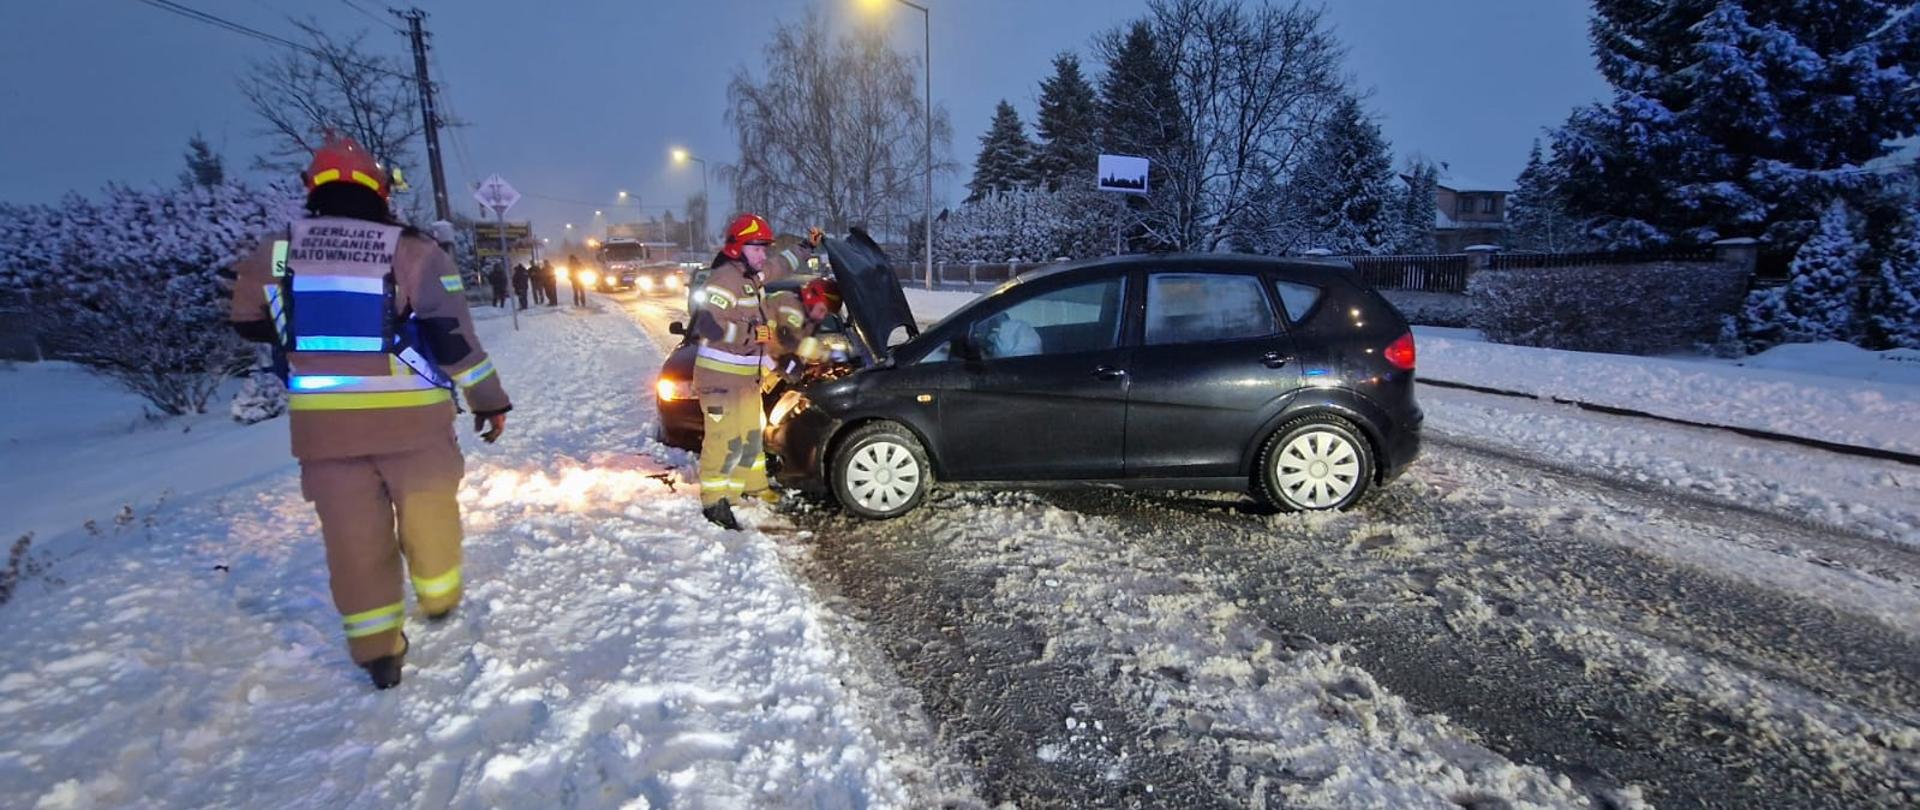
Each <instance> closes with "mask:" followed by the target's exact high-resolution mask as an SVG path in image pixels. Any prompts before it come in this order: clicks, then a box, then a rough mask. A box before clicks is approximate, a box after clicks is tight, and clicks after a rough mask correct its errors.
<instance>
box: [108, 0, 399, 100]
mask: <svg viewBox="0 0 1920 810" xmlns="http://www.w3.org/2000/svg"><path fill="white" fill-rule="evenodd" d="M139 2H142V3H145V4H147V5H149V6H153V7H154V8H157V9H160V10H162V11H166V12H170V13H173V14H178V15H180V16H182V17H185V18H187V19H189V20H193V21H195V22H200V23H206V24H207V25H211V26H214V27H215V28H220V29H222V30H225V31H228V32H231V33H235V34H239V35H241V36H247V37H252V38H254V39H257V40H260V41H262V42H269V43H272V44H275V45H279V46H281V47H284V48H292V49H294V50H296V51H300V52H301V53H304V54H307V55H309V56H314V57H318V58H321V59H335V58H337V57H334V56H330V55H328V54H325V53H322V52H320V51H317V50H314V49H313V48H310V47H307V46H305V45H302V44H300V43H298V42H294V41H293V40H290V39H286V38H284V37H279V36H275V35H273V34H269V33H267V32H265V31H262V30H260V29H257V28H249V27H247V26H245V25H241V24H240V23H237V22H234V21H232V20H229V19H226V18H225V17H219V16H216V15H213V14H208V13H207V12H204V11H201V10H199V9H195V8H189V7H187V6H183V5H181V4H179V3H175V2H173V0H139ZM340 61H341V62H344V63H346V64H348V65H352V66H354V67H358V68H362V69H365V70H370V71H373V72H375V73H383V74H386V75H388V76H395V77H398V78H401V79H406V80H408V81H412V80H413V77H412V76H408V75H406V74H404V73H398V72H395V71H392V70H388V69H387V68H383V67H380V66H379V65H369V64H366V63H364V62H351V61H347V60H344V59H342V60H340Z"/></svg>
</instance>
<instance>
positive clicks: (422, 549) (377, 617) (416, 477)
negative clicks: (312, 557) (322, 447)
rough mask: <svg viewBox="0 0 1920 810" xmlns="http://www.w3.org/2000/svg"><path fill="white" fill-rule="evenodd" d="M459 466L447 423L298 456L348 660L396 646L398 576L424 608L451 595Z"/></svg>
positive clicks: (456, 567) (456, 590)
mask: <svg viewBox="0 0 1920 810" xmlns="http://www.w3.org/2000/svg"><path fill="white" fill-rule="evenodd" d="M465 474H466V463H465V460H464V459H462V458H461V456H460V446H459V445H458V444H457V443H456V442H455V441H454V438H453V434H452V432H451V431H448V432H447V434H446V438H445V440H444V441H438V440H436V441H432V442H428V443H427V444H425V445H423V446H421V447H419V448H416V449H413V450H408V451H405V452H401V453H393V454H390V455H378V456H356V457H352V458H337V459H318V460H305V461H302V462H300V490H301V493H302V494H303V495H304V496H305V497H306V499H307V500H309V501H312V502H313V506H314V511H316V512H318V513H319V514H320V532H321V534H322V535H323V536H324V538H325V540H326V545H327V570H328V573H329V574H330V575H331V586H332V590H333V602H334V606H335V607H337V608H339V610H340V615H341V617H342V621H343V623H344V625H345V627H346V632H347V649H348V651H349V652H350V653H351V654H352V655H353V660H354V661H356V662H359V663H366V662H368V661H371V660H373V659H375V658H379V657H381V656H384V655H392V654H395V653H398V652H401V651H402V649H403V645H402V643H401V640H400V630H401V627H402V625H403V624H404V622H405V619H406V607H407V605H406V591H405V586H404V585H403V584H402V579H403V578H404V577H407V576H408V575H411V579H412V580H413V593H414V597H415V599H416V600H417V601H418V602H419V603H420V610H421V611H422V612H424V613H426V614H427V615H429V616H438V615H443V614H445V613H447V612H448V611H451V610H453V608H454V606H455V605H457V604H459V602H460V536H461V532H460V504H459V501H458V500H457V499H456V496H457V495H458V493H459V489H460V479H461V477H462V476H464V475H465ZM403 560H404V562H405V565H404V570H403V566H402V561H403Z"/></svg>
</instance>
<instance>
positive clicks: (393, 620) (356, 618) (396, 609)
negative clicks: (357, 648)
mask: <svg viewBox="0 0 1920 810" xmlns="http://www.w3.org/2000/svg"><path fill="white" fill-rule="evenodd" d="M406 610H407V605H406V603H405V602H395V603H393V604H391V605H388V606H386V607H383V608H374V609H373V610H369V611H365V612H363V613H355V614H353V615H351V616H342V617H341V618H340V624H341V625H342V626H343V627H345V628H346V630H347V638H366V637H367V636H371V635H373V634H375V633H385V632H387V631H388V630H395V629H398V628H399V627H400V625H401V624H402V623H403V622H405V621H406Z"/></svg>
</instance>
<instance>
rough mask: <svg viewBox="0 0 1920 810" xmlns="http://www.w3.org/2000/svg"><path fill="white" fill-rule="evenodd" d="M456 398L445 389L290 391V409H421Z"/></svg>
mask: <svg viewBox="0 0 1920 810" xmlns="http://www.w3.org/2000/svg"><path fill="white" fill-rule="evenodd" d="M451 401H453V395H452V394H449V393H447V389H445V388H430V389H427V390H424V391H379V392H370V393H346V394H290V395H288V397H287V408H288V409H289V410H295V411H364V410H372V409H374V408H418V407H420V406H423V405H438V404H440V403H442V402H451Z"/></svg>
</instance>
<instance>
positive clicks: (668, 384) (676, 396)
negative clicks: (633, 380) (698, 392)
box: [653, 377, 693, 402]
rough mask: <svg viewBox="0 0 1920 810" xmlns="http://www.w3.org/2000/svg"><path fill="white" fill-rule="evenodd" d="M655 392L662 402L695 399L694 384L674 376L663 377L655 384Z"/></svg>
mask: <svg viewBox="0 0 1920 810" xmlns="http://www.w3.org/2000/svg"><path fill="white" fill-rule="evenodd" d="M653 393H654V396H655V398H657V399H659V400H660V401H661V402H673V401H675V400H681V399H693V386H691V385H688V384H686V383H684V382H681V381H679V380H676V379H673V378H672V377H661V378H660V380H659V382H656V383H654V384H653Z"/></svg>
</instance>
